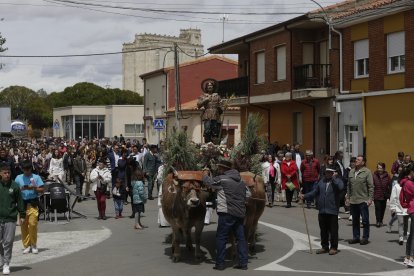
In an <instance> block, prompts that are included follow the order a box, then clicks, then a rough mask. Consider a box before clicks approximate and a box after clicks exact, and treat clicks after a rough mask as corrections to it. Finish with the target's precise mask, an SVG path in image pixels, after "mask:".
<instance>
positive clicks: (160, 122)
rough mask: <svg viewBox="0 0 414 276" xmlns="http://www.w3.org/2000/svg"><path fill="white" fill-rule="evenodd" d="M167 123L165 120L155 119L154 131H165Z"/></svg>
mask: <svg viewBox="0 0 414 276" xmlns="http://www.w3.org/2000/svg"><path fill="white" fill-rule="evenodd" d="M164 126H165V121H164V119H155V120H154V129H157V130H162V129H164Z"/></svg>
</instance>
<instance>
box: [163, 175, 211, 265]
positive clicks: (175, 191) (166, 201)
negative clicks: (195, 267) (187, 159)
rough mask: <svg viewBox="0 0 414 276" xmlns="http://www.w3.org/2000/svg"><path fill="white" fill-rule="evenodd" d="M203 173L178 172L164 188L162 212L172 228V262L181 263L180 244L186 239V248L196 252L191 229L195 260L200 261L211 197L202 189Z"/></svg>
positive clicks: (167, 179)
mask: <svg viewBox="0 0 414 276" xmlns="http://www.w3.org/2000/svg"><path fill="white" fill-rule="evenodd" d="M202 177H203V172H201V171H178V172H177V174H176V175H175V176H174V175H173V174H168V176H167V178H166V180H165V181H164V183H163V185H162V189H163V190H162V211H163V213H164V216H165V218H166V220H167V221H168V222H169V223H170V225H171V228H172V253H173V256H172V260H173V262H178V261H180V257H181V254H180V242H181V239H182V237H183V236H184V235H185V238H186V247H187V249H188V250H193V243H192V240H191V229H192V228H193V227H195V244H196V247H195V252H194V253H195V257H196V258H197V259H200V258H201V257H202V252H201V250H200V240H201V232H202V231H203V228H204V217H205V214H206V199H207V198H208V196H209V193H208V192H206V191H203V190H202V189H201V183H202Z"/></svg>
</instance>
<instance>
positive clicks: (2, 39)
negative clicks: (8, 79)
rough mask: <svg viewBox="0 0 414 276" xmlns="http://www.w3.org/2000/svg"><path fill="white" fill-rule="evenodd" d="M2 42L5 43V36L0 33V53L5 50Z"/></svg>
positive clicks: (1, 65)
mask: <svg viewBox="0 0 414 276" xmlns="http://www.w3.org/2000/svg"><path fill="white" fill-rule="evenodd" d="M4 43H6V38H4V37H3V36H2V35H1V33H0V53H1V52H4V51H6V50H7V48H5V47H3V45H4ZM1 68H3V64H2V63H1V62H0V69H1Z"/></svg>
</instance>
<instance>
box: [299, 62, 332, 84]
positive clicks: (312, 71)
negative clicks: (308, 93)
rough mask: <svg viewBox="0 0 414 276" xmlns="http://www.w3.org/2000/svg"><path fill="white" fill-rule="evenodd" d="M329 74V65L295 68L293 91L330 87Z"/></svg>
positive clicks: (307, 65) (308, 65)
mask: <svg viewBox="0 0 414 276" xmlns="http://www.w3.org/2000/svg"><path fill="white" fill-rule="evenodd" d="M330 72H331V65H330V64H304V65H299V66H295V67H294V78H295V89H305V88H327V87H331V73H330Z"/></svg>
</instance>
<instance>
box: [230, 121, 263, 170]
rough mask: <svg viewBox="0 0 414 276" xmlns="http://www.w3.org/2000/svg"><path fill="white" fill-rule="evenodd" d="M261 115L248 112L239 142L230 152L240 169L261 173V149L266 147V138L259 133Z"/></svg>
mask: <svg viewBox="0 0 414 276" xmlns="http://www.w3.org/2000/svg"><path fill="white" fill-rule="evenodd" d="M262 122H263V118H262V116H260V114H258V113H250V114H249V117H248V119H247V123H246V128H245V131H244V133H243V135H242V138H241V142H240V144H239V145H237V146H236V147H235V148H234V150H233V151H232V153H231V156H230V158H231V160H232V161H233V163H234V164H235V166H236V168H237V169H238V170H240V171H250V172H252V173H255V174H261V171H262V167H261V162H260V161H261V158H262V156H263V155H262V151H263V150H265V149H266V138H265V137H264V136H263V135H259V131H260V129H261V123H262Z"/></svg>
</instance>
